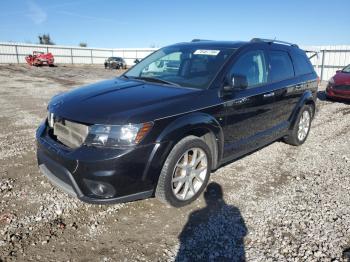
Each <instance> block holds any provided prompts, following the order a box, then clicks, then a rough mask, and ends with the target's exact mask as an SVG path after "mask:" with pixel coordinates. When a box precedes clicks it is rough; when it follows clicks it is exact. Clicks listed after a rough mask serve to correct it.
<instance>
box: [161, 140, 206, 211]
mask: <svg viewBox="0 0 350 262" xmlns="http://www.w3.org/2000/svg"><path fill="white" fill-rule="evenodd" d="M194 147H198V148H201V149H202V150H203V151H204V152H205V154H206V155H207V163H208V170H207V174H206V177H205V179H204V182H203V185H202V187H201V188H200V190H198V192H197V193H196V194H195V195H193V196H192V197H191V198H190V199H188V200H184V201H183V200H179V199H178V198H177V197H176V196H175V195H174V193H173V191H172V183H171V180H172V175H173V170H174V168H175V165H176V164H177V162H178V160H179V159H180V158H181V157H182V155H183V154H184V153H185V152H186V151H187V150H189V149H191V148H194ZM211 162H212V161H211V153H210V149H209V147H208V145H207V144H206V143H205V142H204V141H203V140H202V139H200V138H194V139H191V140H188V141H186V142H185V143H184V144H182V145H181V146H180V147H178V148H176V146H175V147H174V149H173V150H172V152H171V153H170V154H169V156H168V158H167V160H166V162H165V164H164V166H165V165H167V166H166V167H167V168H166V170H162V173H163V171H165V172H166V174H163V175H165V183H164V191H165V192H164V196H165V198H166V200H167V202H168V203H169V204H171V205H172V206H174V207H181V206H185V205H187V204H189V203H191V202H192V201H194V200H195V199H197V198H198V196H199V195H200V194H201V193H202V192H203V190H204V189H205V187H206V185H207V183H208V181H209V177H210V172H211V165H212V163H211Z"/></svg>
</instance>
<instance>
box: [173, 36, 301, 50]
mask: <svg viewBox="0 0 350 262" xmlns="http://www.w3.org/2000/svg"><path fill="white" fill-rule="evenodd" d="M248 44H264V45H278V46H283V47H286V48H290V47H295V48H299V47H298V46H297V45H296V44H292V43H288V42H284V41H280V40H274V39H263V38H253V39H252V40H251V41H214V40H201V39H193V40H192V41H191V42H184V43H178V44H175V46H193V47H198V48H240V47H241V46H244V45H248Z"/></svg>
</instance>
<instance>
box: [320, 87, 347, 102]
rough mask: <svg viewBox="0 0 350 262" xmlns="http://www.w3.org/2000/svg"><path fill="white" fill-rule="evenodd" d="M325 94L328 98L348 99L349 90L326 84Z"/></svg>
mask: <svg viewBox="0 0 350 262" xmlns="http://www.w3.org/2000/svg"><path fill="white" fill-rule="evenodd" d="M326 96H327V97H328V98H334V99H344V100H350V91H343V90H336V89H333V88H332V87H330V86H328V87H327V89H326Z"/></svg>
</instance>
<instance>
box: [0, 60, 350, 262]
mask: <svg viewBox="0 0 350 262" xmlns="http://www.w3.org/2000/svg"><path fill="white" fill-rule="evenodd" d="M119 73H120V71H116V70H114V71H113V70H105V69H103V68H102V67H101V68H97V67H89V66H85V67H72V66H58V67H54V68H49V67H42V68H36V67H28V66H26V65H0V261H2V260H3V261H13V260H14V261H173V260H178V261H203V260H204V261H206V260H210V261H239V260H241V259H243V257H244V256H245V257H246V259H247V260H248V261H280V260H287V261H346V259H347V258H346V257H347V256H348V255H350V209H349V206H350V197H349V192H350V105H349V104H346V103H341V102H332V101H327V100H325V97H324V94H323V92H322V88H321V91H320V92H319V97H320V99H319V100H318V112H317V115H316V118H315V120H314V122H313V124H312V130H311V133H310V136H309V138H308V140H307V142H306V143H305V144H304V145H302V146H301V147H293V146H289V145H286V144H284V143H282V142H276V143H273V144H272V145H270V146H267V147H265V148H263V149H262V150H259V151H257V152H255V153H253V154H251V155H249V156H247V157H245V158H243V159H241V160H238V161H236V162H234V163H231V164H229V165H226V166H224V167H222V168H220V169H218V170H217V171H216V172H215V173H213V174H212V176H211V181H210V183H211V184H210V188H211V190H212V191H210V192H209V193H208V194H206V198H205V199H204V197H203V196H201V198H200V199H199V200H197V201H195V202H194V203H193V204H191V205H189V206H187V207H184V208H181V209H175V208H168V207H166V206H164V205H163V204H161V203H160V202H158V201H157V200H156V199H147V200H142V201H136V202H132V203H126V204H117V205H103V206H100V205H90V204H85V203H82V202H80V201H78V200H76V199H74V198H71V197H69V196H68V195H66V194H65V193H63V192H62V191H60V190H59V189H56V188H54V187H53V186H51V184H50V183H49V182H48V180H47V179H46V178H45V177H44V176H43V175H42V174H41V173H40V172H39V170H38V167H37V163H36V154H35V152H36V146H35V129H36V127H37V126H38V125H39V123H40V122H41V121H42V120H43V119H44V118H45V115H46V107H47V103H48V101H49V99H50V98H51V97H52V96H53V95H55V94H56V93H58V92H62V91H66V90H69V89H71V88H73V87H76V86H80V85H83V84H87V83H92V82H96V81H99V80H102V79H106V78H112V77H115V76H116V75H118V74H119ZM218 184H219V185H220V186H218ZM220 187H221V188H220ZM220 190H222V192H223V198H222V197H221V194H220ZM221 198H222V199H221Z"/></svg>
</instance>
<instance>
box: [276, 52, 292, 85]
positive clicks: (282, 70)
mask: <svg viewBox="0 0 350 262" xmlns="http://www.w3.org/2000/svg"><path fill="white" fill-rule="evenodd" d="M293 76H294V68H293V64H292V60H291V59H290V56H289V54H288V53H287V52H285V51H270V80H271V82H277V81H281V80H284V79H288V78H291V77H293Z"/></svg>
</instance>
